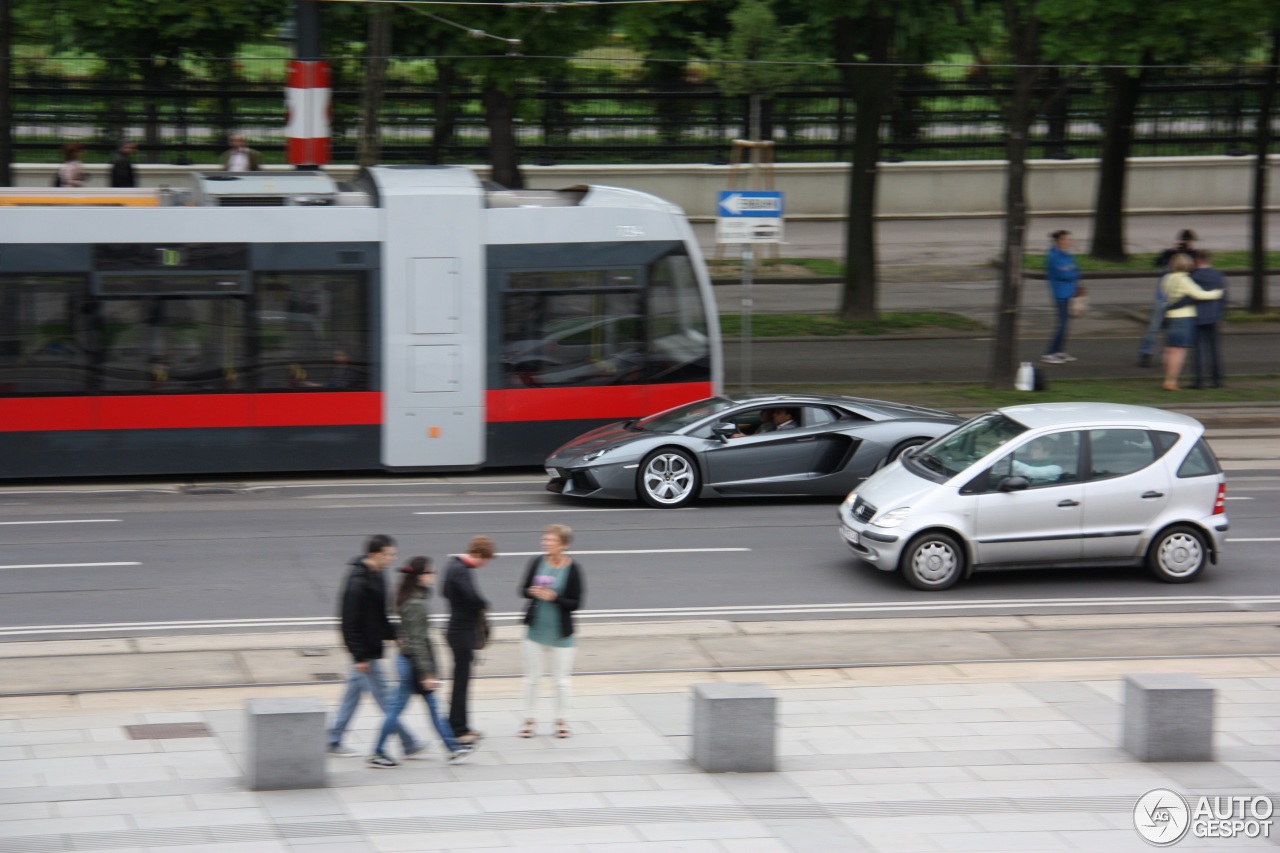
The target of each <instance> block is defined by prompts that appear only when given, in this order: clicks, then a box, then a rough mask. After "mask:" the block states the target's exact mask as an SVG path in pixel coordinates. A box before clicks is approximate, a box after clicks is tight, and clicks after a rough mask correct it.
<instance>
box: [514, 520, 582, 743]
mask: <svg viewBox="0 0 1280 853" xmlns="http://www.w3.org/2000/svg"><path fill="white" fill-rule="evenodd" d="M572 543H573V531H572V530H570V529H569V527H568V526H567V525H564V524H551V525H548V526H547V529H546V530H544V531H543V532H542V556H540V557H534V558H533V559H532V560H530V561H529V568H528V569H527V570H526V571H525V574H524V581H523V582H522V583H521V584H520V594H521V595H522V596H523V597H525V598H527V599H530V601H529V607H528V609H527V610H526V611H525V614H524V624H526V625H528V626H529V631H528V633H527V634H526V635H525V639H524V725H523V726H521V727H520V731H519V735H520V737H523V738H530V737H533V736H534V734H536V732H537V727H538V714H537V705H538V690H539V687H540V685H541V682H542V672H543V665H544V662H545V660H546V659H547V658H550V661H551V684H552V692H553V694H554V696H555V705H554V710H555V721H556V722H555V736H556V737H558V738H567V737H570V736H571V735H572V734H573V733H572V732H571V731H570V729H569V723H568V713H569V698H570V690H569V677H570V674H571V673H572V672H573V658H574V653H575V652H576V651H577V643H576V641H575V639H574V636H573V611H575V610H577V609H578V608H579V607H581V606H582V602H583V599H584V598H585V596H586V590H587V588H586V584H585V582H584V581H583V578H582V566H580V565H579V564H578V561H577V560H575V559H573V558H572V557H570V556H569V555H568V554H567V553H565V552H566V551H567V550H568V548H569V545H570V544H572Z"/></svg>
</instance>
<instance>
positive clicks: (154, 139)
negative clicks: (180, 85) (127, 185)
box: [142, 59, 164, 152]
mask: <svg viewBox="0 0 1280 853" xmlns="http://www.w3.org/2000/svg"><path fill="white" fill-rule="evenodd" d="M160 62H161V61H160V60H158V59H144V60H142V88H143V98H144V99H145V103H144V105H143V108H142V114H143V116H144V118H143V130H142V138H143V140H144V141H145V147H144V151H147V152H155V151H159V150H160V108H159V106H158V104H159V102H160V95H161V93H160V90H161V89H162V88H163V87H164V71H163V69H162V68H161V65H160Z"/></svg>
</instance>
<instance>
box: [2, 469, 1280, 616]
mask: <svg viewBox="0 0 1280 853" xmlns="http://www.w3.org/2000/svg"><path fill="white" fill-rule="evenodd" d="M116 488H119V487H116ZM1228 500H1229V501H1230V503H1229V504H1228V511H1229V516H1230V518H1231V522H1232V528H1231V533H1230V537H1231V539H1232V540H1234V541H1232V542H1231V543H1230V545H1229V553H1228V555H1227V558H1226V560H1225V562H1224V564H1223V565H1221V566H1219V567H1217V568H1215V569H1213V570H1211V571H1210V572H1208V573H1207V575H1206V576H1205V577H1204V578H1203V579H1202V580H1201V581H1200V582H1198V583H1195V584H1191V585H1186V586H1170V585H1165V584H1160V583H1157V582H1155V581H1153V580H1151V579H1149V577H1148V576H1147V574H1146V573H1145V571H1143V570H1139V569H1110V570H1104V569H1090V570H1078V571H1042V572H1002V573H989V574H985V575H979V576H977V577H975V578H974V579H973V580H971V581H969V582H967V583H962V584H960V585H958V586H957V587H955V588H953V589H952V590H949V591H947V592H943V593H931V594H926V593H920V592H917V591H915V590H912V589H911V588H909V587H907V586H906V585H905V584H904V583H903V582H902V581H901V580H900V579H899V578H898V577H897V576H896V575H892V574H886V573H883V572H880V571H878V570H875V569H872V568H869V567H867V566H864V565H862V564H860V563H858V562H856V561H855V560H854V559H853V558H852V557H851V555H849V554H848V553H847V552H846V551H845V549H844V546H843V545H842V544H841V542H840V541H839V538H838V536H837V533H836V529H835V507H834V502H833V501H832V500H830V499H822V500H818V499H802V500H789V501H781V500H779V501H769V500H752V501H747V500H734V501H719V502H708V503H702V504H698V505H696V506H695V507H693V508H690V509H685V510H652V509H645V508H641V507H640V506H639V505H634V504H627V503H596V502H578V501H568V500H566V499H563V498H559V497H557V496H553V495H550V494H548V493H547V492H545V491H544V490H543V489H542V481H541V479H540V478H536V477H533V476H529V475H523V476H516V475H507V477H506V478H503V477H500V476H498V475H477V476H474V477H460V478H448V479H441V480H436V481H427V480H408V479H405V480H402V481H398V482H397V481H385V480H381V481H379V482H377V483H376V484H375V483H369V482H365V483H361V482H357V481H354V480H341V481H331V482H327V483H316V484H302V485H287V484H280V483H277V484H271V485H268V486H262V487H259V488H257V489H256V490H253V489H251V490H248V491H242V492H240V493H236V494H225V495H208V494H206V495H192V494H186V493H181V492H177V491H174V490H172V489H169V490H161V489H155V490H147V489H145V488H139V489H130V488H125V489H124V490H122V491H106V492H103V493H97V494H87V493H72V494H66V493H59V492H58V491H57V490H55V489H49V488H46V489H41V490H33V491H31V492H21V491H15V490H7V491H5V492H3V493H0V522H3V523H2V524H0V548H2V549H3V550H2V551H0V553H3V555H4V556H3V558H2V564H0V572H2V573H3V578H4V582H3V586H2V587H0V601H3V606H0V640H7V641H13V640H32V639H38V638H41V637H54V636H57V637H64V638H70V637H78V636H87V637H92V636H114V635H117V634H119V633H128V634H129V635H132V636H137V635H144V636H146V635H153V634H156V633H160V632H163V631H166V630H187V631H189V630H190V629H191V627H192V626H191V625H190V624H183V623H190V622H192V621H193V620H198V621H201V622H202V623H204V624H203V625H202V628H211V629H217V628H218V627H220V626H224V627H238V628H239V629H240V630H243V629H245V628H246V627H251V628H252V627H262V628H266V629H273V628H282V627H317V626H319V625H323V624H327V623H326V622H325V620H327V619H328V617H330V616H331V615H332V614H333V613H334V612H335V608H336V600H337V594H338V587H339V583H340V581H341V580H342V578H343V575H344V568H343V566H344V563H345V562H346V561H348V560H349V559H351V558H352V557H353V556H355V555H356V554H357V553H358V552H359V549H360V547H361V544H362V538H363V537H364V536H365V535H367V534H369V533H374V532H387V533H391V534H392V535H393V536H395V537H396V538H397V539H398V540H399V542H400V551H401V554H402V555H403V556H405V557H408V556H410V555H412V554H417V553H426V554H429V555H431V556H432V557H434V558H435V559H437V560H440V559H442V558H443V557H444V556H445V555H446V554H447V553H449V552H451V551H457V550H460V549H461V548H462V547H463V546H464V545H465V543H466V540H467V538H468V537H469V536H470V535H471V534H472V533H475V532H485V533H488V534H490V535H492V536H494V537H495V539H496V540H497V543H498V546H499V548H500V550H501V551H502V552H503V556H501V557H499V558H498V559H497V560H495V561H494V562H493V563H491V564H490V565H489V566H486V567H485V568H484V569H483V570H482V574H481V584H482V586H483V588H484V589H485V591H486V592H487V593H488V595H489V596H490V597H491V599H492V606H493V609H494V610H495V611H496V612H498V613H514V612H515V611H517V609H518V608H519V605H520V601H519V599H518V598H517V596H516V586H517V583H518V579H519V577H520V575H521V571H522V569H523V567H524V565H525V562H526V560H527V559H528V556H530V555H532V554H533V553H534V552H536V550H537V547H538V537H539V533H540V531H541V529H542V528H543V527H544V526H545V525H546V524H548V523H551V522H552V521H560V522H564V523H568V524H570V525H571V526H572V527H574V528H575V530H576V531H577V541H576V542H575V551H576V553H577V554H578V555H579V557H580V559H581V560H582V562H583V564H584V566H585V568H586V570H587V572H588V575H587V577H588V583H589V599H588V609H589V610H590V611H593V612H595V613H596V615H595V616H592V617H591V618H593V619H597V620H599V619H606V620H615V621H634V620H635V619H637V618H653V619H681V618H695V617H705V616H710V617H716V618H727V619H752V618H768V619H779V618H782V619H786V618H815V617H823V616H831V617H837V616H839V617H850V616H858V615H869V614H876V615H885V614H887V613H894V614H896V615H902V614H903V613H910V612H920V613H929V612H938V613H942V612H945V613H949V614H956V613H965V612H979V613H992V614H994V613H1030V612H1081V610H1083V611H1084V612H1102V611H1106V610H1108V609H1127V610H1133V609H1144V608H1154V609H1162V610H1168V609H1223V607H1222V604H1223V602H1225V601H1226V600H1227V599H1238V601H1236V603H1235V604H1234V605H1232V606H1235V607H1249V606H1251V605H1250V602H1249V598H1250V597H1255V596H1269V597H1271V598H1273V599H1274V597H1275V592H1276V585H1275V572H1276V562H1275V560H1274V550H1275V548H1276V543H1277V542H1280V536H1277V534H1276V530H1275V518H1277V517H1280V476H1277V475H1276V472H1274V471H1272V472H1267V471H1236V472H1232V475H1231V486H1230V497H1229V499H1228ZM1205 597H1214V600H1215V602H1216V603H1215V604H1213V605H1212V606H1211V605H1209V604H1206V601H1205ZM247 619H257V620H263V622H262V623H261V625H245V624H243V622H242V621H239V620H247ZM290 620H294V621H292V622H291V621H290ZM232 622H237V624H236V625H234V626H233V625H232V624H231V623H232ZM124 623H131V624H132V625H133V626H134V627H132V628H130V629H128V630H127V631H125V630H123V629H105V630H104V629H103V626H104V625H121V624H124ZM55 626H61V627H55Z"/></svg>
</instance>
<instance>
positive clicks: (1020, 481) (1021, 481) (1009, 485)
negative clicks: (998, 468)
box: [996, 477, 1031, 492]
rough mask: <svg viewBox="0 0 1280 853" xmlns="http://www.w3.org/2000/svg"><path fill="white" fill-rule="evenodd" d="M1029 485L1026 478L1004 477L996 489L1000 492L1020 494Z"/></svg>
mask: <svg viewBox="0 0 1280 853" xmlns="http://www.w3.org/2000/svg"><path fill="white" fill-rule="evenodd" d="M1030 485H1031V483H1029V482H1027V478H1026V477H1005V478H1004V479H1003V480H1001V481H1000V485H998V486H996V488H997V489H998V490H999V491H1002V492H1021V491H1022V490H1024V489H1026V488H1027V487H1028V486H1030Z"/></svg>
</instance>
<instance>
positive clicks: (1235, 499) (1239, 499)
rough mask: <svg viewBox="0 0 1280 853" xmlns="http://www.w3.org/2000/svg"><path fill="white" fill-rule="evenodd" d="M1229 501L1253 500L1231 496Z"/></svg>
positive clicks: (1228, 498)
mask: <svg viewBox="0 0 1280 853" xmlns="http://www.w3.org/2000/svg"><path fill="white" fill-rule="evenodd" d="M1227 500H1229V501H1251V500H1253V498H1242V497H1238V496H1231V495H1229V496H1228V497H1227Z"/></svg>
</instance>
